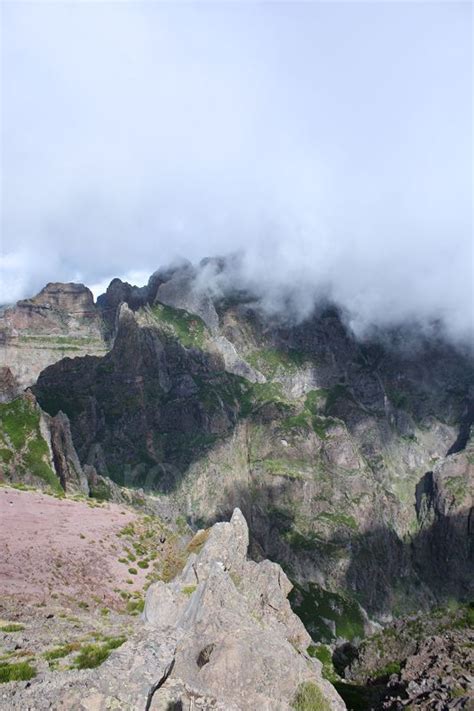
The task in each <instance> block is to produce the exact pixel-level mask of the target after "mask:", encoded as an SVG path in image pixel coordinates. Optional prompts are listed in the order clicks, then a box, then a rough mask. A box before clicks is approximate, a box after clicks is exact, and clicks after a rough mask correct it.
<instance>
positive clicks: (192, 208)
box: [0, 2, 473, 340]
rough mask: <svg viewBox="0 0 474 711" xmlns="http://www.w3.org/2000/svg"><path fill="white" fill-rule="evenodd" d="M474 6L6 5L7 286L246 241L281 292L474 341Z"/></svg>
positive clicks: (128, 267) (256, 281) (260, 284)
mask: <svg viewBox="0 0 474 711" xmlns="http://www.w3.org/2000/svg"><path fill="white" fill-rule="evenodd" d="M471 14H472V7H471V4H470V3H457V2H445V3H429V2H426V3H416V2H413V3H412V2H400V3H385V2H379V3H372V2H368V3H366V2H361V3H359V2H351V3H311V4H310V3H302V4H298V3H275V4H273V3H224V2H223V3H212V4H207V3H194V4H182V3H177V4H171V3H170V4H167V3H163V4H162V3H141V2H128V3H121V2H116V3H114V2H110V3H109V2H107V3H105V2H104V3H98V2H96V3H89V2H75V3H73V2H64V3H43V2H30V3H28V2H21V3H17V2H3V3H2V6H1V18H2V106H1V118H2V127H1V129H2V156H1V158H2V161H1V166H2V171H1V178H2V193H1V197H2V204H1V230H2V234H1V240H2V243H1V247H2V254H1V266H2V279H1V286H2V290H1V293H0V302H3V303H5V302H12V301H14V300H17V299H18V298H21V297H24V296H29V295H32V294H33V293H35V292H36V291H38V290H39V289H40V288H41V287H42V286H43V285H44V284H45V283H46V282H48V281H83V282H85V283H87V284H88V285H90V286H95V290H96V291H99V290H100V287H101V285H102V284H105V283H106V282H107V281H108V280H109V279H111V278H112V277H114V276H121V275H122V276H127V275H130V274H131V278H132V279H133V280H136V281H139V282H140V281H142V282H143V281H144V280H145V279H146V277H147V276H148V275H149V274H150V273H151V272H153V271H154V270H155V269H156V268H157V267H158V266H160V265H163V264H166V263H168V262H170V261H172V260H174V259H176V258H179V257H184V258H187V259H190V260H191V261H194V262H195V261H198V260H199V259H201V258H202V257H206V256H213V255H217V254H228V253H235V252H239V253H241V255H242V256H241V259H240V261H239V264H240V265H241V266H240V267H239V268H240V269H241V271H240V272H238V273H237V274H235V273H234V274H233V279H234V280H236V281H237V282H238V281H239V280H240V279H241V280H242V283H245V284H246V285H249V284H250V285H253V286H254V287H255V288H257V289H258V290H259V292H260V293H261V294H262V298H264V299H265V302H266V303H267V305H268V307H269V308H272V307H273V308H275V309H278V308H281V307H282V294H287V293H291V294H292V295H293V301H292V303H293V306H294V308H295V313H296V314H298V313H299V314H301V315H302V316H303V315H304V314H305V313H307V310H308V308H310V304H311V303H312V301H313V300H314V298H318V297H319V296H320V295H321V294H326V295H329V296H330V297H331V298H333V299H335V300H336V301H337V302H338V303H340V304H341V305H343V306H344V307H345V308H346V309H347V310H348V312H349V313H350V314H351V322H352V325H353V327H354V328H355V329H356V330H364V329H365V328H367V327H368V326H371V325H373V324H375V325H385V324H395V323H399V322H401V321H404V320H406V319H411V320H412V319H414V320H416V321H418V322H420V323H421V324H428V323H430V322H432V321H433V320H435V321H438V322H439V321H441V322H442V323H444V327H445V328H446V330H447V332H448V333H449V334H450V335H451V336H452V337H453V338H455V339H461V340H466V339H467V338H468V337H469V333H470V329H471V328H472V319H473V311H472V308H473V307H472V297H473V293H472V270H473V256H472V176H471V166H472V104H471V101H472V54H471V51H472V46H471V45H472V27H471V20H472V18H471Z"/></svg>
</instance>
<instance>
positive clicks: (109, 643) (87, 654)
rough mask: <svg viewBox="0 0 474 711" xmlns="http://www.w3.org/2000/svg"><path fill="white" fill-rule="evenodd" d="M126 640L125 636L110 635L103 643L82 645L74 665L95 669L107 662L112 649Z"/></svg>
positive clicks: (80, 667) (78, 667) (79, 667)
mask: <svg viewBox="0 0 474 711" xmlns="http://www.w3.org/2000/svg"><path fill="white" fill-rule="evenodd" d="M125 640H126V638H125V637H108V638H105V639H104V641H103V642H102V643H97V644H87V645H86V646H84V647H82V649H81V650H80V652H79V654H78V655H77V657H76V659H75V660H74V666H75V667H76V668H77V669H93V668H94V667H98V666H100V665H101V664H102V663H103V662H105V660H106V659H107V658H108V656H109V655H110V653H111V652H112V650H114V649H117V647H120V646H121V645H122V644H123V643H124V642H125Z"/></svg>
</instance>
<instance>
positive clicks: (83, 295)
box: [17, 282, 94, 316]
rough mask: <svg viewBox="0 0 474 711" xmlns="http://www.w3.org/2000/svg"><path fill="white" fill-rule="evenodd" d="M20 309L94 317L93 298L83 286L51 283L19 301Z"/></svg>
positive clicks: (89, 291)
mask: <svg viewBox="0 0 474 711" xmlns="http://www.w3.org/2000/svg"><path fill="white" fill-rule="evenodd" d="M17 306H18V307H19V308H20V309H34V308H45V309H55V310H59V311H67V312H69V313H71V314H82V315H84V316H85V315H87V314H92V315H94V297H93V296H92V292H91V290H90V289H88V288H87V286H85V285H84V284H75V283H72V282H70V283H67V284H63V283H61V282H51V283H49V284H47V285H46V286H45V287H44V289H42V290H41V291H40V292H39V294H37V295H36V296H34V297H32V298H31V299H23V300H22V301H19V302H18V304H17Z"/></svg>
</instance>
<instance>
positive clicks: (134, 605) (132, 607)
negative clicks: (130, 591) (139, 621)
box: [127, 598, 145, 615]
mask: <svg viewBox="0 0 474 711" xmlns="http://www.w3.org/2000/svg"><path fill="white" fill-rule="evenodd" d="M144 609H145V600H144V599H143V598H139V599H137V600H129V601H128V602H127V612H129V613H130V614H131V615H138V614H139V613H140V612H143V610H144Z"/></svg>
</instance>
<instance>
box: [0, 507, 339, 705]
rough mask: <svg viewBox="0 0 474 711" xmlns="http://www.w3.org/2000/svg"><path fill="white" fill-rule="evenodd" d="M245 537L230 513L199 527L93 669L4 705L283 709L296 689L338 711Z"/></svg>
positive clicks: (269, 566) (277, 580)
mask: <svg viewBox="0 0 474 711" xmlns="http://www.w3.org/2000/svg"><path fill="white" fill-rule="evenodd" d="M248 535H249V533H248V527H247V523H246V521H245V518H244V516H243V515H242V512H241V511H240V510H239V509H235V510H234V513H233V514H232V517H231V519H230V521H229V522H222V523H216V524H215V525H214V526H213V527H212V528H211V529H208V530H207V531H199V532H198V533H197V534H196V536H195V537H194V539H193V540H192V541H191V543H190V544H189V546H188V549H189V548H194V549H195V551H196V552H194V553H191V555H190V557H189V559H188V562H187V564H186V566H185V568H184V570H183V571H182V573H181V574H180V575H178V576H177V577H176V578H175V579H174V580H172V581H171V582H169V583H164V582H162V581H160V582H157V583H154V584H153V585H152V586H151V587H150V588H149V590H148V593H147V597H146V602H145V610H144V614H143V623H144V624H143V625H142V626H141V628H139V629H138V630H137V632H136V633H135V634H134V636H133V637H131V638H130V639H129V640H128V641H127V642H125V644H123V645H122V646H121V647H120V649H117V650H116V651H115V652H113V653H112V654H111V655H110V657H109V658H108V660H107V661H106V662H105V663H104V664H102V666H101V667H100V668H99V669H93V670H87V671H82V672H71V671H68V672H55V673H54V677H53V676H52V675H49V676H45V677H44V678H37V679H35V680H34V681H32V682H30V683H29V684H28V685H26V686H25V687H23V688H21V689H14V688H13V686H12V687H11V688H10V690H9V691H8V690H7V693H6V695H4V697H3V698H4V699H8V701H7V703H8V707H9V708H11V709H13V710H15V711H16V710H19V709H24V708H35V709H38V711H41V710H42V709H48V708H53V707H54V708H58V709H59V708H63V709H68V708H69V709H72V708H74V709H82V710H83V711H105V710H106V709H111V708H117V709H134V710H137V711H138V709H145V710H146V711H169V709H178V708H179V709H188V708H189V709H195V711H198V710H200V711H211V710H212V711H255V709H257V708H259V709H262V711H290V709H291V708H294V703H295V699H296V698H297V696H298V694H301V693H303V692H304V693H305V694H310V695H311V698H314V699H316V700H317V702H318V703H317V705H314V706H311V708H313V707H314V708H318V709H320V711H343V710H344V709H345V708H346V707H345V704H344V702H343V701H342V699H341V698H340V697H339V695H338V694H337V692H336V690H335V689H334V687H333V686H332V685H331V684H330V683H329V682H328V681H326V680H325V679H323V677H322V673H321V663H320V662H319V661H318V660H317V659H314V658H312V657H310V656H309V655H308V654H307V653H306V648H307V646H308V644H309V642H310V641H311V640H310V637H309V635H308V633H307V632H306V630H305V628H304V627H303V625H302V623H301V621H300V620H299V619H298V618H297V617H296V615H294V614H293V612H292V611H291V608H290V606H289V603H288V600H287V594H288V592H289V590H290V588H291V583H290V582H289V581H288V578H287V577H286V575H285V574H284V572H283V570H282V569H281V568H280V566H279V565H276V564H275V563H271V562H270V561H268V560H265V561H263V562H261V563H254V562H252V561H249V560H247V557H246V553H247V546H248ZM199 547H200V550H199ZM9 692H10V693H9ZM305 708H310V707H309V706H305Z"/></svg>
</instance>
